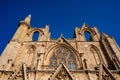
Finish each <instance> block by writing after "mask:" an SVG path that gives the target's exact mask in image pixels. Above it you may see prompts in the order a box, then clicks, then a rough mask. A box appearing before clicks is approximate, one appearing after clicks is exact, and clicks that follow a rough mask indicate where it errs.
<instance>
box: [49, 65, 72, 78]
mask: <svg viewBox="0 0 120 80" xmlns="http://www.w3.org/2000/svg"><path fill="white" fill-rule="evenodd" d="M50 80H73V77H72V75H71V73H70V72H69V70H68V69H67V67H66V66H65V65H64V64H61V65H60V66H59V67H58V68H57V70H56V71H55V73H54V74H53V75H52V77H51V78H50Z"/></svg>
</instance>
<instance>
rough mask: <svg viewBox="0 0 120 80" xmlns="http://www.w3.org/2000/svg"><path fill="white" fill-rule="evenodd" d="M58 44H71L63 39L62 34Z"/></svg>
mask: <svg viewBox="0 0 120 80" xmlns="http://www.w3.org/2000/svg"><path fill="white" fill-rule="evenodd" d="M56 43H67V44H69V42H68V41H67V40H66V39H65V38H64V37H63V35H62V34H61V36H60V37H59V38H58V39H57V41H56Z"/></svg>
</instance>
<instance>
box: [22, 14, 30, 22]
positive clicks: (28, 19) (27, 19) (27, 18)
mask: <svg viewBox="0 0 120 80" xmlns="http://www.w3.org/2000/svg"><path fill="white" fill-rule="evenodd" d="M24 21H25V22H26V23H28V24H30V21H31V14H29V15H28V16H27V17H26V18H25V19H24Z"/></svg>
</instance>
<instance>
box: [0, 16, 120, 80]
mask: <svg viewBox="0 0 120 80" xmlns="http://www.w3.org/2000/svg"><path fill="white" fill-rule="evenodd" d="M30 21H31V15H29V16H27V17H26V18H25V19H24V20H22V21H21V22H20V23H19V25H18V29H17V31H16V33H15V35H14V36H13V38H12V39H11V40H10V42H9V43H8V44H7V46H6V48H5V49H4V51H3V53H2V55H1V57H0V80H119V79H120V49H119V47H118V45H117V43H116V42H115V40H114V38H113V37H111V36H109V35H107V34H105V33H102V34H100V33H99V31H98V29H97V28H96V27H92V28H91V27H89V26H88V25H87V24H85V23H84V24H83V26H82V27H81V28H80V27H76V28H75V31H74V37H73V38H72V39H68V38H65V37H64V36H63V35H61V36H60V37H59V38H58V39H53V38H51V37H50V32H49V25H46V26H45V28H32V27H31V26H30ZM36 33H37V38H36V39H34V36H35V35H36ZM86 33H87V36H86ZM88 38H89V39H88Z"/></svg>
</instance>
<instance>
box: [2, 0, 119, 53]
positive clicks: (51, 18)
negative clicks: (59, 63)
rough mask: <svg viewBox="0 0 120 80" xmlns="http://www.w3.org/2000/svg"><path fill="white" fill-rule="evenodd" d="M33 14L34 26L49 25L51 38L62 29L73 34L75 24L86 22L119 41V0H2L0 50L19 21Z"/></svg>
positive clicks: (78, 25) (69, 34)
mask: <svg viewBox="0 0 120 80" xmlns="http://www.w3.org/2000/svg"><path fill="white" fill-rule="evenodd" d="M29 14H31V15H32V20H31V26H32V27H44V26H45V25H46V24H49V25H50V32H51V37H52V38H58V37H59V36H60V34H61V33H63V35H64V37H65V38H72V37H73V32H74V28H75V27H81V26H82V25H83V23H84V22H85V23H87V24H88V25H89V26H90V27H94V26H96V27H97V28H98V30H99V32H100V33H102V32H105V33H106V34H108V35H110V36H113V37H114V38H115V40H116V41H117V43H118V44H119V45H120V41H119V38H120V31H119V30H120V1H119V0H3V1H2V0H1V1H0V53H1V52H2V51H3V49H4V48H5V46H6V45H7V43H8V41H9V40H11V38H12V37H13V35H14V33H15V31H16V30H17V28H18V24H19V22H20V21H21V20H23V19H24V18H25V17H26V16H27V15H29Z"/></svg>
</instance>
